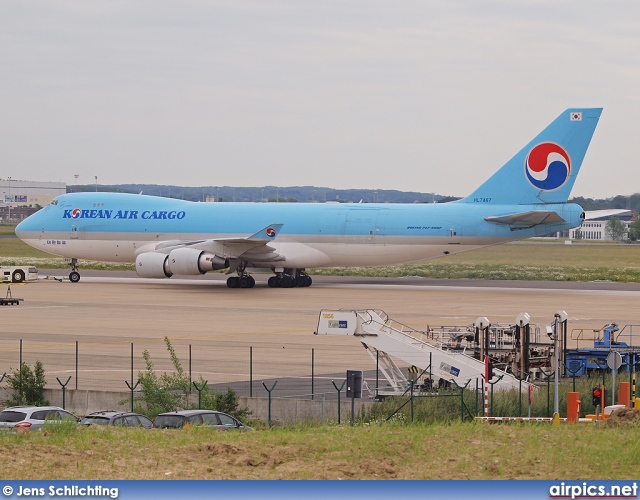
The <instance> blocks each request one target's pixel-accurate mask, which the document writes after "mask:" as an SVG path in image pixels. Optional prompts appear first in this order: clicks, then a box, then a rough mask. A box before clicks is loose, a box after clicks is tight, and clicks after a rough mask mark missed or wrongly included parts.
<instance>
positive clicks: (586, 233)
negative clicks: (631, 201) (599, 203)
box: [549, 209, 634, 241]
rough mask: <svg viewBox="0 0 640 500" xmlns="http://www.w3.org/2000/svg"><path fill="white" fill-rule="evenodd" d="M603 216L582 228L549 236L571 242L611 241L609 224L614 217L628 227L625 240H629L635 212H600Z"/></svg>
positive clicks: (584, 223)
mask: <svg viewBox="0 0 640 500" xmlns="http://www.w3.org/2000/svg"><path fill="white" fill-rule="evenodd" d="M600 212H602V216H601V217H598V218H596V219H589V220H586V221H584V222H583V223H582V225H581V226H580V227H576V228H574V229H570V230H568V231H562V232H560V233H554V234H552V235H549V236H551V237H553V238H568V239H570V240H591V241H593V240H595V241H611V236H609V235H608V234H607V223H608V222H609V220H611V218H612V217H616V218H618V219H619V220H620V221H621V222H622V223H623V224H624V226H625V227H626V235H625V237H624V238H623V239H625V240H626V239H627V238H628V236H627V235H628V234H629V226H630V225H631V223H632V222H633V218H634V211H633V210H621V209H611V210H600Z"/></svg>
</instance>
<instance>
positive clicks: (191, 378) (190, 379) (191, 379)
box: [189, 344, 200, 410]
mask: <svg viewBox="0 0 640 500" xmlns="http://www.w3.org/2000/svg"><path fill="white" fill-rule="evenodd" d="M189 382H193V377H192V376H191V344H189ZM189 392H191V384H189ZM198 399H199V395H198ZM199 409H200V401H198V410H199Z"/></svg>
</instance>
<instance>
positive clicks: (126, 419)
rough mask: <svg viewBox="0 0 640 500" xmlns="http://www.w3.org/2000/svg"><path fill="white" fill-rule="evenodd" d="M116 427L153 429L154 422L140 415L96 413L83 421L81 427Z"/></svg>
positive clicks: (109, 412)
mask: <svg viewBox="0 0 640 500" xmlns="http://www.w3.org/2000/svg"><path fill="white" fill-rule="evenodd" d="M92 424H95V425H115V426H118V427H143V428H145V429H152V428H153V422H152V421H151V420H149V419H148V418H147V417H145V416H144V415H141V414H140V413H132V412H123V411H96V412H94V413H90V414H89V415H87V416H86V417H84V418H83V419H82V420H80V425H92Z"/></svg>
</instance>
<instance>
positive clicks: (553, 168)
mask: <svg viewBox="0 0 640 500" xmlns="http://www.w3.org/2000/svg"><path fill="white" fill-rule="evenodd" d="M525 172H526V174H527V179H529V182H530V183H531V184H532V185H533V186H535V187H537V188H538V189H542V190H543V191H553V190H554V189H558V188H560V187H562V186H563V185H564V183H565V182H567V179H569V176H570V175H571V159H570V158H569V154H568V153H567V152H566V151H565V150H564V148H562V147H560V146H558V145H557V144H554V143H552V142H543V143H542V144H538V145H537V146H535V147H534V148H533V149H532V150H531V151H529V154H528V155H527V161H526V164H525Z"/></svg>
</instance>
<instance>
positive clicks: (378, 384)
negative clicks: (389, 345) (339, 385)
mask: <svg viewBox="0 0 640 500" xmlns="http://www.w3.org/2000/svg"><path fill="white" fill-rule="evenodd" d="M345 382H346V380H345ZM379 390H380V351H378V350H377V349H376V400H377V399H378V391H379ZM338 395H339V393H338ZM339 407H340V405H338V408H339ZM338 423H340V422H338Z"/></svg>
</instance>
